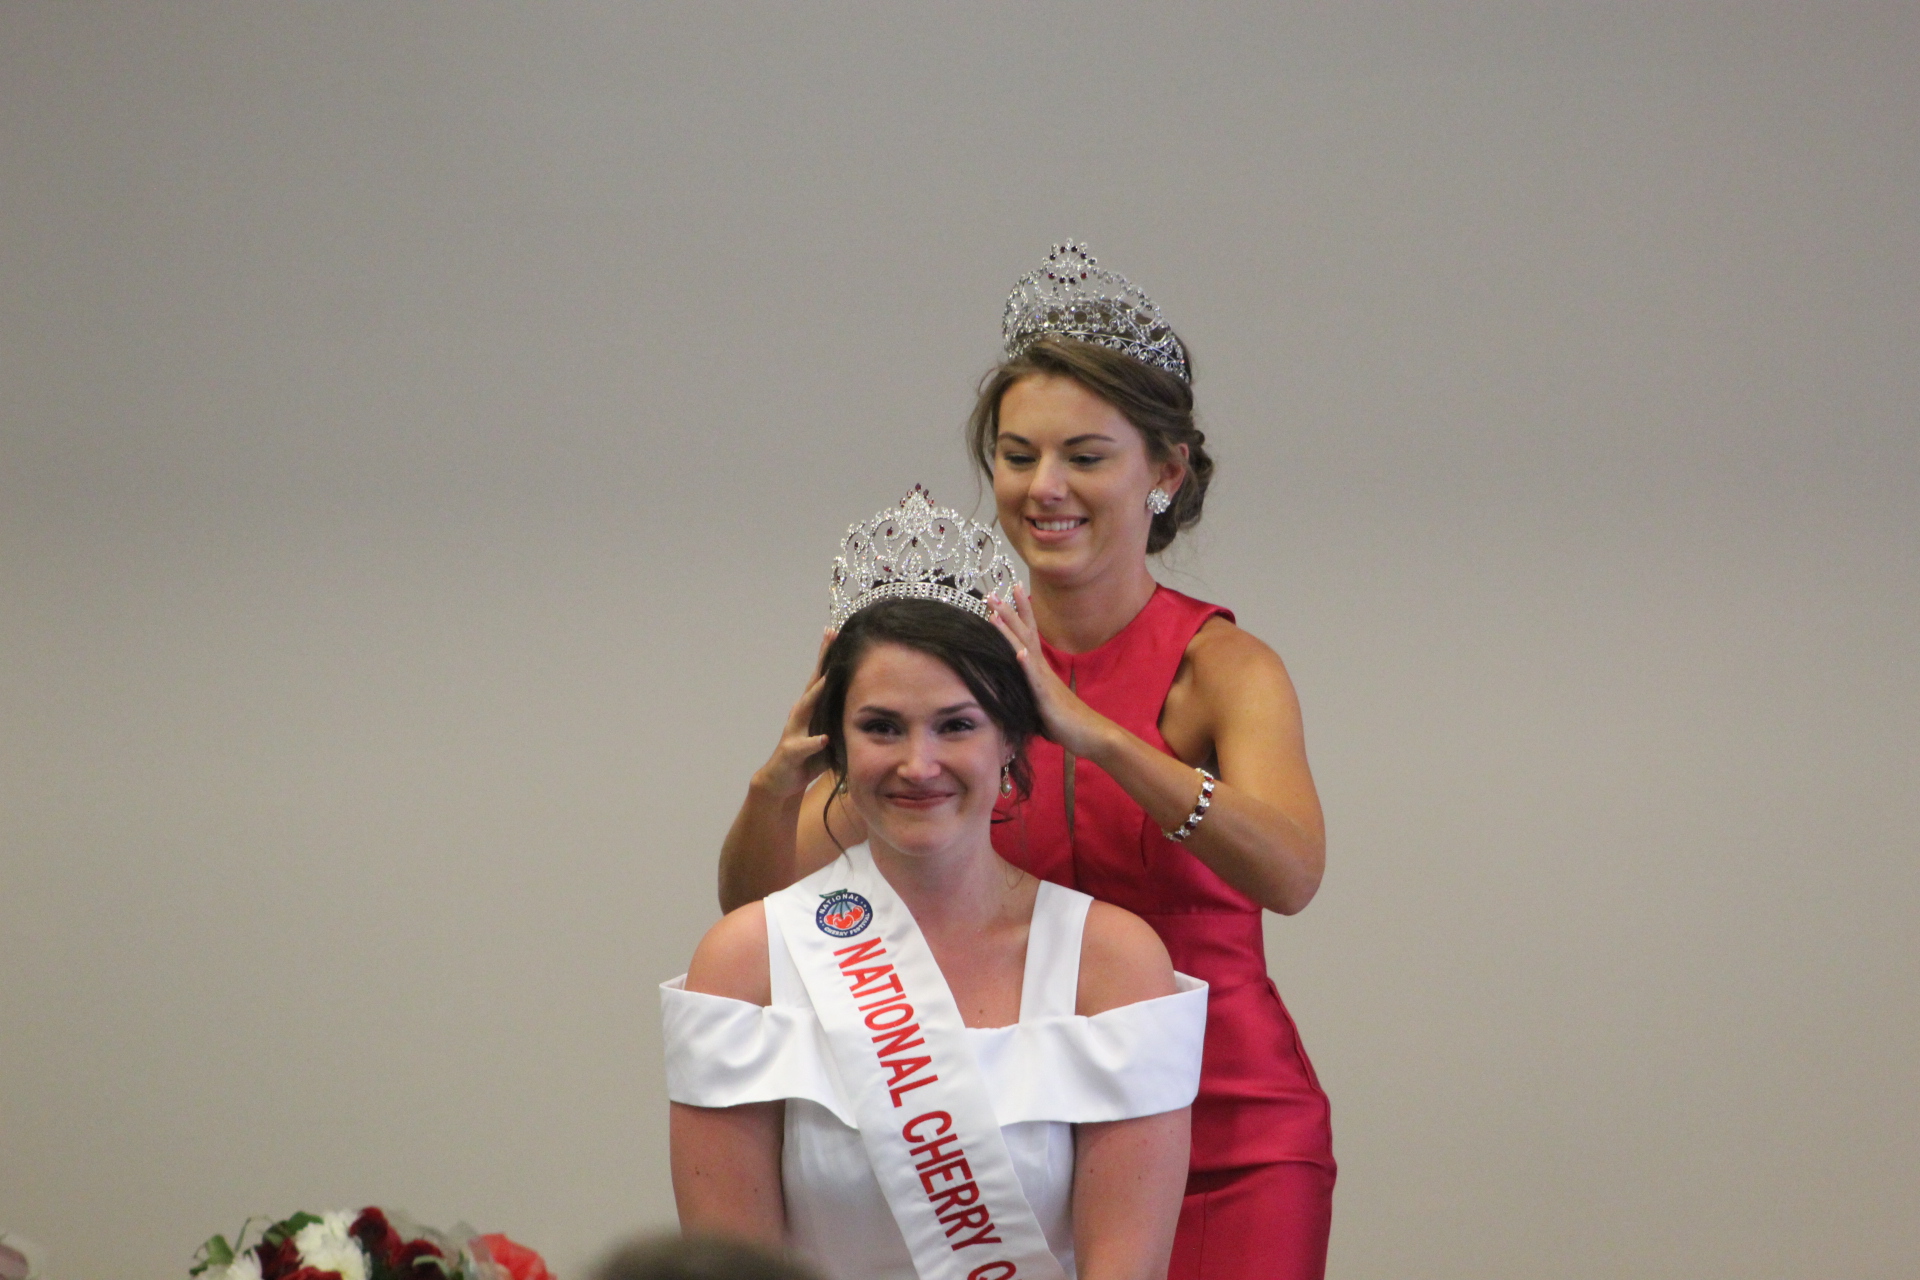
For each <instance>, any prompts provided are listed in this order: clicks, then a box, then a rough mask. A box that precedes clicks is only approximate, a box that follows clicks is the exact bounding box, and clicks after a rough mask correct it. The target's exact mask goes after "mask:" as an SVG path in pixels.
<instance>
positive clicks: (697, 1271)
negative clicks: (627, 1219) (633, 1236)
mask: <svg viewBox="0 0 1920 1280" xmlns="http://www.w3.org/2000/svg"><path fill="white" fill-rule="evenodd" d="M593 1280H819V1277H817V1276H815V1275H814V1273H813V1272H811V1271H809V1270H807V1269H806V1268H805V1267H802V1266H799V1265H798V1264H796V1263H792V1262H788V1261H787V1260H785V1259H784V1258H782V1257H780V1256H779V1255H778V1254H775V1253H769V1252H767V1251H766V1250H764V1249H760V1248H756V1247H755V1246H753V1245H750V1244H747V1243H746V1242H744V1241H741V1240H729V1239H726V1238H724V1237H721V1236H690V1237H689V1236H677V1235H672V1236H650V1237H648V1238H646V1239H643V1240H635V1241H633V1242H632V1243H631V1244H626V1245H622V1246H621V1247H620V1248H619V1249H617V1250H616V1251H615V1252H614V1253H613V1254H612V1255H611V1256H609V1257H608V1258H607V1260H606V1261H605V1262H602V1263H601V1264H600V1267H599V1269H598V1270H597V1271H595V1272H594V1273H593Z"/></svg>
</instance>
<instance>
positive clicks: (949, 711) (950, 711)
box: [853, 698, 986, 716]
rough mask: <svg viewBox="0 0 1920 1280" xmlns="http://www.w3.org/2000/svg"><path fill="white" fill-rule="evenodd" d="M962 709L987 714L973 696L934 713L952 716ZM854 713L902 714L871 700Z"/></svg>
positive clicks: (857, 708) (856, 708)
mask: <svg viewBox="0 0 1920 1280" xmlns="http://www.w3.org/2000/svg"><path fill="white" fill-rule="evenodd" d="M961 711H979V712H981V714H982V715H984V714H986V713H985V711H984V709H983V708H982V707H981V706H980V704H979V703H978V702H975V701H973V700H972V699H971V698H969V699H968V700H967V701H965V702H956V703H954V704H953V705H952V706H950V707H940V708H938V709H937V710H935V711H934V713H933V714H934V715H936V716H950V715H954V714H956V713H958V712H961ZM853 713H854V714H855V715H866V714H869V713H871V714H876V715H883V716H897V715H899V714H900V713H899V712H898V711H895V710H894V709H893V708H892V707H881V706H876V705H874V704H873V703H871V702H869V703H867V704H866V705H865V706H860V707H855V708H854V712H853Z"/></svg>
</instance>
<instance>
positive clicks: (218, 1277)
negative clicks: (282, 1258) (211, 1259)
mask: <svg viewBox="0 0 1920 1280" xmlns="http://www.w3.org/2000/svg"><path fill="white" fill-rule="evenodd" d="M200 1280H260V1259H258V1258H256V1257H254V1256H253V1250H251V1249H249V1250H247V1251H246V1252H245V1253H243V1254H241V1255H240V1256H239V1257H237V1258H235V1259H234V1260H233V1261H232V1262H229V1263H228V1264H227V1265H226V1266H224V1267H208V1268H207V1269H206V1270H205V1271H202V1272H201V1273H200Z"/></svg>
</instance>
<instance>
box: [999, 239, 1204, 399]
mask: <svg viewBox="0 0 1920 1280" xmlns="http://www.w3.org/2000/svg"><path fill="white" fill-rule="evenodd" d="M1000 333H1001V336H1002V337H1003V338H1005V339H1006V358H1007V359H1009V360H1011V359H1013V358H1014V357H1015V356H1018V355H1019V354H1020V353H1021V352H1022V351H1025V350H1026V349H1027V347H1028V346H1030V345H1031V344H1032V343H1033V341H1034V339H1036V338H1040V337H1043V336H1045V335H1046V334H1049V333H1052V334H1058V335H1059V336H1060V337H1063V338H1073V339H1076V340H1078V341H1080V342H1092V343H1097V344H1098V345H1100V346H1103V347H1111V348H1112V349H1113V350H1115V351H1124V352H1125V353H1126V354H1128V355H1130V356H1132V357H1133V358H1134V359H1136V360H1140V361H1144V362H1145V363H1147V364H1150V365H1153V366H1154V367H1155V368H1159V369H1165V370H1166V371H1167V372H1168V373H1170V374H1172V375H1173V376H1174V377H1176V378H1178V379H1180V381H1182V382H1192V381H1193V374H1192V371H1191V370H1189V369H1188V368H1187V349H1186V348H1185V347H1183V346H1181V345H1180V339H1178V338H1176V337H1175V336H1174V334H1173V330H1172V329H1170V328H1168V327H1167V322H1166V320H1165V319H1164V318H1163V317H1162V316H1161V315H1160V308H1159V307H1156V306H1154V305H1153V299H1151V298H1149V297H1148V296H1147V295H1146V293H1145V292H1144V291H1142V290H1141V289H1140V288H1139V287H1138V286H1136V285H1134V284H1131V283H1129V282H1128V280H1127V278H1126V277H1125V276H1120V275H1115V274H1114V273H1113V272H1111V271H1104V270H1102V269H1101V268H1100V267H1099V266H1098V265H1096V264H1095V262H1094V260H1093V255H1092V254H1090V253H1088V252H1087V246H1085V245H1084V244H1075V243H1074V242H1073V241H1071V240H1069V241H1067V242H1066V243H1065V244H1057V245H1055V246H1053V249H1052V251H1051V252H1050V253H1048V254H1047V260H1046V261H1045V262H1043V263H1041V264H1040V265H1039V267H1038V268H1036V269H1035V270H1032V271H1029V272H1027V274H1025V275H1024V276H1021V277H1020V282H1019V283H1018V284H1016V285H1014V286H1013V292H1012V293H1010V294H1008V295H1007V310H1006V314H1005V315H1004V316H1002V317H1001V320H1000Z"/></svg>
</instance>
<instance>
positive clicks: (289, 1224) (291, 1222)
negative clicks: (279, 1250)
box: [262, 1213, 320, 1245]
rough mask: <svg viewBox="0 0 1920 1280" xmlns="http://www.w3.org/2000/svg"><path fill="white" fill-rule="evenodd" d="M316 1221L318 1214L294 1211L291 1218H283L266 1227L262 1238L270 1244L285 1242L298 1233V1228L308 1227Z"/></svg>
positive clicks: (318, 1219)
mask: <svg viewBox="0 0 1920 1280" xmlns="http://www.w3.org/2000/svg"><path fill="white" fill-rule="evenodd" d="M318 1221H320V1217H319V1215H318V1214H313V1213H296V1214H294V1215H293V1216H292V1217H291V1218H283V1219H281V1220H280V1221H279V1222H276V1223H274V1224H273V1225H272V1226H271V1227H268V1228H267V1233H266V1235H265V1236H264V1237H262V1238H263V1239H264V1240H266V1242H267V1243H268V1244H270V1245H281V1244H285V1243H286V1242H287V1241H289V1240H291V1239H293V1237H294V1236H296V1235H298V1234H299V1232H300V1228H302V1227H310V1226H312V1225H313V1224H314V1223H316V1222H318Z"/></svg>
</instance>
